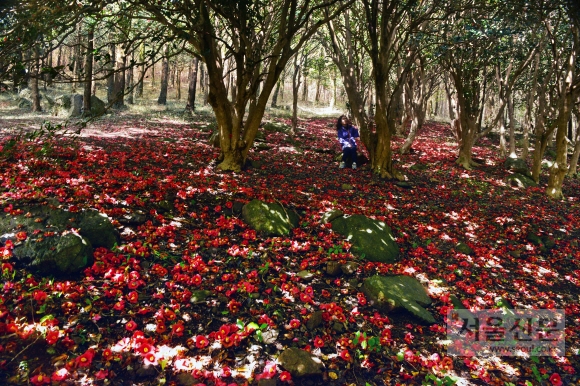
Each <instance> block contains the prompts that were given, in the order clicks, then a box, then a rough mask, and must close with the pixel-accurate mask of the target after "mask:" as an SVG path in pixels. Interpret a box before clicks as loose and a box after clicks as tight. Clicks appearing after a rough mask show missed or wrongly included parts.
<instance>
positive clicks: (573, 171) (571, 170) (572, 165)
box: [568, 110, 580, 177]
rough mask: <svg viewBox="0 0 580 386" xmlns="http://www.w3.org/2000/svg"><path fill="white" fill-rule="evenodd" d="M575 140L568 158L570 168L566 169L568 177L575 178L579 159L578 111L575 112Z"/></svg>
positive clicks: (579, 126)
mask: <svg viewBox="0 0 580 386" xmlns="http://www.w3.org/2000/svg"><path fill="white" fill-rule="evenodd" d="M575 115H576V138H575V142H576V143H575V145H574V152H573V153H572V157H571V158H570V167H569V168H568V177H576V174H577V173H578V158H580V110H576V112H575Z"/></svg>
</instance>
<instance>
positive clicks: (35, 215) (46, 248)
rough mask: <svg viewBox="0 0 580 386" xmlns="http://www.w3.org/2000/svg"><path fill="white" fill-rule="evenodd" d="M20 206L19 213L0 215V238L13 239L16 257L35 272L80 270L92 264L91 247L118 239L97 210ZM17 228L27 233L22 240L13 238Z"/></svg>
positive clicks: (111, 245) (111, 244)
mask: <svg viewBox="0 0 580 386" xmlns="http://www.w3.org/2000/svg"><path fill="white" fill-rule="evenodd" d="M23 209H24V214H23V215H18V216H12V215H10V214H8V213H2V214H1V215H0V241H1V242H5V241H6V240H7V239H11V240H13V241H14V242H15V248H14V256H15V257H16V260H17V261H18V262H19V263H20V264H21V266H22V267H24V268H28V269H30V270H33V271H37V272H38V273H41V274H55V275H59V274H62V275H68V274H72V273H75V272H80V271H81V270H82V269H84V268H85V267H86V266H87V265H89V264H92V252H93V248H97V247H105V248H108V249H111V248H112V247H113V246H114V245H116V244H119V243H120V237H119V233H118V232H117V230H116V229H115V228H114V227H113V225H112V224H111V223H110V222H109V220H108V219H107V218H106V217H104V216H103V215H101V214H100V213H99V212H97V211H91V210H88V211H82V212H77V213H73V212H68V211H65V210H62V209H59V208H55V207H51V206H49V205H42V206H35V207H25V208H23ZM73 228H74V229H76V230H78V234H76V233H75V232H71V229H73ZM20 231H23V232H26V234H27V236H28V238H27V239H26V241H24V242H17V239H16V233H17V232H20Z"/></svg>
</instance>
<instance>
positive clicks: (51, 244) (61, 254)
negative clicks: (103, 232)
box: [13, 233, 93, 275]
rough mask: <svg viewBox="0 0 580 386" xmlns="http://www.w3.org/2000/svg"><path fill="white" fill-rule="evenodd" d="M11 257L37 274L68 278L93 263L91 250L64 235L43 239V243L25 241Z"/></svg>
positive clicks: (75, 237)
mask: <svg viewBox="0 0 580 386" xmlns="http://www.w3.org/2000/svg"><path fill="white" fill-rule="evenodd" d="M13 256H14V258H15V259H16V261H18V262H19V263H20V264H22V265H24V266H25V267H27V268H29V269H31V270H34V271H36V272H38V273H41V274H48V275H70V274H74V273H78V272H80V271H82V270H83V269H84V268H86V267H87V266H89V265H90V264H92V263H93V248H92V247H91V244H90V243H89V242H88V241H87V240H86V239H84V238H83V237H82V236H80V235H78V234H75V233H67V234H65V235H64V236H59V237H46V238H44V239H43V240H42V241H38V239H37V238H28V239H27V240H26V241H25V242H24V243H23V244H21V245H18V246H16V247H15V248H14V251H13Z"/></svg>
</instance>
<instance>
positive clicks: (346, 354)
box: [339, 350, 352, 362]
mask: <svg viewBox="0 0 580 386" xmlns="http://www.w3.org/2000/svg"><path fill="white" fill-rule="evenodd" d="M339 355H340V357H341V358H342V359H343V360H345V361H347V362H350V361H351V360H352V356H351V355H350V352H349V351H348V350H342V351H341V352H340V354H339Z"/></svg>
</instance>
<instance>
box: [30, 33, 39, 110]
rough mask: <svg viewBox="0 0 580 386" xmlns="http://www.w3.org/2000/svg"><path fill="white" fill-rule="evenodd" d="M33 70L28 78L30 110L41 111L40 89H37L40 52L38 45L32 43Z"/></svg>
mask: <svg viewBox="0 0 580 386" xmlns="http://www.w3.org/2000/svg"><path fill="white" fill-rule="evenodd" d="M33 50H34V71H33V74H32V77H31V79H30V91H31V97H30V98H31V99H32V112H35V113H37V112H41V111H42V107H41V106H40V90H39V89H38V77H39V75H40V52H39V48H38V45H36V44H35V45H34V48H33Z"/></svg>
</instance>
